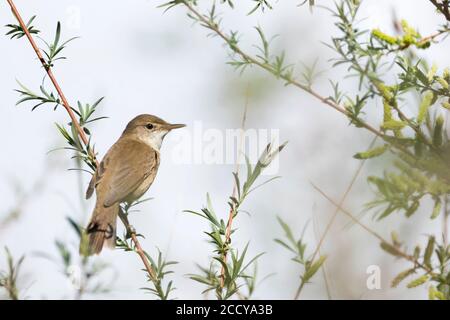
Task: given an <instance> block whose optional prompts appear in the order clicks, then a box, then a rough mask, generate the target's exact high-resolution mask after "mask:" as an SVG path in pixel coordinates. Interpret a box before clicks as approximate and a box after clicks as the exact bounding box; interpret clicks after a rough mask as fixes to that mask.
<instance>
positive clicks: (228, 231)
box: [220, 84, 250, 288]
mask: <svg viewBox="0 0 450 320" xmlns="http://www.w3.org/2000/svg"><path fill="white" fill-rule="evenodd" d="M249 95H250V92H249V84H247V91H246V93H245V107H244V113H243V115H242V122H241V134H240V137H239V147H238V149H237V152H238V154H237V157H236V165H235V172H236V174H239V168H240V166H239V160H240V158H241V153H242V151H243V150H242V145H243V143H244V130H245V122H246V121H247V109H248V100H249ZM232 195H233V197H235V196H236V184H234V185H233V192H232ZM234 216H235V214H234V210H233V208H230V211H229V213H228V221H227V228H226V232H225V243H229V242H230V237H231V230H232V229H231V227H232V225H233V219H234ZM227 253H228V251H225V252H224V253H223V255H222V261H223V262H224V263H225V264H226V263H227ZM224 285H225V268H224V266H223V265H222V268H221V270H220V287H221V288H223V286H224Z"/></svg>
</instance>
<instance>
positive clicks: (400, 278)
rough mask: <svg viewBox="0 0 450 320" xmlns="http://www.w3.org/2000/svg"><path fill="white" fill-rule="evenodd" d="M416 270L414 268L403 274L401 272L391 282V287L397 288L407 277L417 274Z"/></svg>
mask: <svg viewBox="0 0 450 320" xmlns="http://www.w3.org/2000/svg"><path fill="white" fill-rule="evenodd" d="M415 271H416V269H414V268H412V269H408V270H405V271H403V272H400V273H399V274H398V275H397V276H396V277H395V278H394V279H393V280H392V282H391V287H392V288H396V287H397V286H398V285H399V284H400V282H402V281H403V280H405V279H406V278H407V277H409V276H410V275H413V274H414V273H415Z"/></svg>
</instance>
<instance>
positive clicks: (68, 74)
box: [0, 0, 450, 299]
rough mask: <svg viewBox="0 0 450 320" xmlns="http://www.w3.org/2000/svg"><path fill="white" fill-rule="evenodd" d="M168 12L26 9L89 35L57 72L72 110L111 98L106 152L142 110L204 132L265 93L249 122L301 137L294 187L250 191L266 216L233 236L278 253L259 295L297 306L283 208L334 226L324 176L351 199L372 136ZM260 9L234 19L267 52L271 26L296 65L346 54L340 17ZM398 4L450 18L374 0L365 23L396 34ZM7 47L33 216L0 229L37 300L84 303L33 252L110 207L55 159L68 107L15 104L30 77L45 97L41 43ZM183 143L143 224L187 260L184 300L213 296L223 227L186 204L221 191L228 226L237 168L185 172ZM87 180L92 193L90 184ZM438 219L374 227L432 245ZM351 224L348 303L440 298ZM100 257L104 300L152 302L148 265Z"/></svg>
mask: <svg viewBox="0 0 450 320" xmlns="http://www.w3.org/2000/svg"><path fill="white" fill-rule="evenodd" d="M206 2H207V1H206ZM161 3H162V1H144V0H135V1H128V2H124V1H106V0H101V1H100V0H99V1H90V2H88V1H73V0H72V1H66V0H60V1H52V2H50V1H43V0H36V1H32V2H31V1H23V0H17V1H16V5H17V6H18V8H19V10H20V11H21V13H22V15H23V17H24V18H26V19H27V18H28V17H30V16H31V15H34V14H36V15H37V18H36V20H35V24H36V25H37V26H38V28H39V29H40V30H42V34H41V36H43V37H44V38H51V37H52V36H53V34H54V28H55V25H56V21H57V20H61V22H62V26H63V38H69V37H72V36H80V37H81V38H80V39H78V40H76V41H75V42H73V43H71V44H70V45H69V46H68V48H67V49H66V50H65V55H67V57H68V58H69V59H68V60H67V61H62V62H61V61H60V62H58V63H57V65H56V68H55V74H56V77H57V78H58V79H59V80H60V83H61V86H62V88H63V90H64V92H65V94H66V96H67V97H68V98H69V100H70V101H71V103H74V102H76V100H81V101H84V102H93V101H95V100H96V99H97V98H98V97H100V96H105V97H106V98H105V100H104V102H103V103H102V106H101V107H100V108H99V112H100V114H101V115H107V116H108V117H109V119H107V120H103V121H101V122H99V123H98V124H97V125H96V126H95V127H94V128H93V130H92V131H93V132H94V138H95V144H96V148H97V151H98V152H99V154H100V156H103V154H104V153H105V151H106V150H107V149H108V147H109V146H110V145H111V144H112V143H114V141H115V140H116V139H117V138H118V136H119V135H120V133H121V131H122V130H123V128H124V126H125V124H126V123H127V122H128V121H129V120H130V119H131V118H132V117H134V116H135V115H137V114H140V113H152V114H155V115H158V116H160V117H162V118H164V119H166V120H167V121H171V122H177V123H178V122H182V123H186V124H187V125H188V127H187V128H186V129H183V130H192V125H193V124H194V122H195V121H201V123H202V125H203V127H204V128H214V129H220V130H225V129H228V128H238V127H239V125H240V122H241V120H240V119H241V116H242V109H243V106H244V104H245V94H244V93H245V90H246V87H247V84H249V90H250V97H249V106H248V108H249V111H248V120H247V126H248V127H250V128H256V129H276V130H279V133H280V140H281V141H284V140H289V145H288V147H287V148H286V149H285V150H284V151H283V152H282V154H281V156H280V159H279V167H280V172H279V174H280V175H281V176H282V178H281V179H279V180H277V181H275V182H272V183H271V184H269V185H267V186H265V187H263V188H261V189H260V190H259V191H257V192H256V193H254V194H252V195H251V196H250V198H249V199H248V202H247V203H246V205H245V207H246V209H247V210H248V211H250V212H251V213H252V215H251V216H250V217H249V216H247V215H245V214H243V215H241V216H240V217H239V218H238V219H237V220H236V227H238V228H239V229H238V231H237V232H236V236H235V237H233V242H234V243H235V244H236V245H237V246H238V247H243V245H244V244H245V242H246V241H248V240H250V253H251V254H252V255H254V254H257V253H259V252H262V251H264V252H266V255H264V256H263V257H262V258H261V261H260V277H263V276H264V275H267V274H270V273H275V275H273V276H272V277H270V278H269V279H267V280H266V281H265V282H263V283H262V284H261V285H260V286H258V288H257V290H256V292H255V295H254V297H255V298H265V299H271V298H275V299H290V298H292V297H293V295H294V293H295V289H296V287H297V284H298V281H297V279H298V275H299V270H298V267H297V265H296V264H294V263H293V262H292V261H290V258H291V256H290V254H289V253H288V252H286V251H285V250H284V249H282V248H280V247H279V246H278V245H277V244H275V243H274V241H273V239H274V238H275V237H281V236H282V231H281V229H280V227H279V226H278V225H277V223H276V215H280V216H281V217H283V218H284V219H285V220H286V221H287V222H288V223H289V224H290V225H291V226H292V228H293V230H295V231H296V232H297V233H298V234H299V233H300V232H301V230H302V228H303V226H304V224H305V223H307V222H308V221H312V217H313V215H315V216H316V218H315V220H316V229H318V230H320V233H321V232H322V230H323V228H324V226H325V225H326V223H327V221H328V219H329V217H330V216H331V214H332V211H333V208H332V207H331V206H330V205H329V204H328V203H327V202H326V201H325V200H324V199H323V198H322V197H321V196H320V195H318V194H317V193H316V192H315V191H314V190H313V189H312V187H311V185H310V183H309V181H313V182H315V183H317V184H318V185H320V186H321V187H323V188H324V190H325V191H326V192H328V193H329V194H330V195H331V196H333V197H334V198H336V199H337V198H338V197H340V195H342V193H343V190H344V189H345V187H346V186H347V184H348V183H349V181H350V179H351V175H352V174H353V172H354V171H355V170H356V168H357V166H358V164H359V162H358V161H357V160H354V159H352V155H353V154H354V153H355V152H358V151H361V150H363V149H365V148H366V147H367V145H368V143H369V141H370V138H371V136H369V135H368V134H366V133H364V134H363V133H361V132H360V131H359V130H357V129H354V128H352V127H349V126H348V121H347V120H346V119H344V118H343V117H342V115H340V114H338V113H336V112H335V111H333V110H331V109H329V108H327V107H325V106H323V105H321V104H320V103H319V102H317V101H316V100H313V99H312V98H311V97H309V96H307V95H305V94H304V93H302V92H300V91H298V90H296V89H294V88H289V87H288V88H285V87H283V86H282V84H281V83H278V82H276V81H275V80H274V79H273V78H272V77H271V76H270V75H268V74H266V73H264V72H261V71H259V70H254V71H251V72H250V73H248V74H244V75H243V76H241V77H240V76H239V73H237V72H235V71H233V69H232V68H231V67H229V66H227V65H226V64H225V62H226V61H227V59H228V56H227V53H226V50H225V49H224V47H223V45H222V43H221V42H220V41H219V39H217V38H212V39H211V38H207V37H206V34H207V32H206V31H205V30H203V29H202V28H200V27H199V26H193V25H192V22H191V21H190V20H189V19H188V18H187V17H186V15H185V11H184V10H183V9H181V8H178V9H175V10H171V11H169V12H167V13H165V14H163V10H161V9H158V8H156V6H157V5H158V4H161ZM244 3H245V5H242V7H241V10H240V11H239V10H237V11H236V12H230V10H224V25H225V26H227V27H229V28H232V29H239V30H241V32H242V34H244V35H245V36H244V37H243V38H242V41H243V45H244V46H245V47H247V48H251V45H252V44H253V43H254V41H256V33H255V31H254V30H253V26H254V25H256V24H259V25H261V26H262V27H263V28H264V29H265V30H266V32H267V33H268V34H272V35H273V34H279V35H280V36H279V38H278V39H277V40H276V41H274V48H275V49H277V48H278V49H280V48H286V49H287V51H288V58H289V59H291V60H293V61H298V60H299V59H302V60H306V61H308V60H309V61H311V60H312V59H313V58H314V57H316V56H321V57H324V58H327V57H330V55H331V52H330V51H329V50H327V49H325V48H324V46H323V45H321V44H320V41H328V40H329V39H330V36H331V35H333V34H335V33H336V29H335V28H334V26H333V22H334V20H333V19H332V18H331V16H330V14H329V13H328V12H326V11H324V10H321V9H318V8H316V9H315V10H314V11H313V12H312V13H311V12H310V11H309V10H308V8H307V7H296V6H295V4H293V2H292V1H279V2H278V3H274V7H275V9H274V10H273V11H268V12H266V13H265V14H261V13H258V14H255V15H253V16H251V17H246V16H245V12H247V11H248V10H249V8H251V6H252V3H251V1H244ZM317 3H319V4H321V3H322V4H326V5H329V4H331V3H332V2H331V1H325V0H324V1H320V0H319V1H317ZM393 9H395V10H396V12H397V16H398V17H400V18H405V19H407V20H408V21H409V22H410V23H411V24H412V25H414V26H416V25H417V26H419V27H420V31H421V32H422V34H424V35H427V34H430V33H432V32H434V31H435V30H436V28H437V26H438V25H439V23H441V22H442V19H441V17H439V16H438V15H436V14H435V13H434V10H433V8H432V7H431V6H430V5H429V3H428V1H425V0H414V1H410V0H399V1H375V0H366V1H365V4H364V5H363V7H362V12H361V14H360V16H361V17H368V19H367V20H365V21H364V22H363V24H364V25H365V26H366V27H369V28H374V27H379V26H380V27H383V28H385V30H386V28H388V29H387V30H386V31H390V30H389V28H391V17H392V12H393ZM74 12H75V13H77V12H79V14H80V16H79V17H80V20H79V26H77V25H76V23H75V24H74V20H73V19H74V15H73V14H74ZM13 21H14V20H13V17H12V15H11V13H10V10H9V8H8V7H7V5H6V2H3V3H1V4H0V25H5V24H7V23H11V22H13ZM5 30H6V29H4V31H5ZM0 47H1V48H2V50H1V52H2V59H0V70H1V71H0V88H1V95H2V98H1V99H0V110H1V117H0V136H1V137H2V139H1V140H0V149H1V153H2V157H0V194H1V199H2V208H1V209H0V217H2V216H5V215H6V214H7V213H8V212H9V210H11V208H14V207H15V205H16V203H17V201H20V202H22V204H23V208H22V209H23V214H22V215H21V216H20V217H19V219H18V220H17V221H14V222H13V223H12V224H11V225H10V226H9V227H8V228H7V229H4V230H0V247H3V246H8V247H9V248H10V249H11V251H12V252H13V253H14V255H16V256H19V255H21V254H26V255H27V258H26V260H25V263H24V268H23V271H24V274H25V276H24V277H23V278H22V279H21V282H20V284H21V285H22V288H26V289H25V290H23V291H22V294H23V295H25V296H26V297H28V298H31V299H39V298H62V297H64V298H71V297H72V296H73V290H72V288H71V286H70V284H68V283H67V281H66V280H65V278H64V277H63V276H62V275H61V274H60V273H59V272H60V270H58V268H57V267H56V266H55V265H54V264H52V263H50V262H48V261H46V260H44V259H40V258H37V257H34V256H33V253H35V252H36V251H38V250H40V251H45V252H46V253H48V254H51V255H54V256H56V255H57V253H56V250H55V247H54V244H53V242H54V240H55V239H56V238H58V239H61V240H63V241H67V242H69V243H70V242H72V243H73V245H74V247H75V246H76V243H75V240H76V237H75V235H74V234H73V233H72V231H71V230H70V227H69V226H68V224H67V223H65V220H64V219H65V216H67V215H69V216H71V217H74V218H76V219H78V220H83V221H84V222H86V221H87V219H88V215H90V211H91V209H92V206H93V205H94V201H93V200H89V201H88V202H80V200H79V193H78V192H79V185H78V182H77V174H76V173H74V172H73V171H67V170H66V169H67V168H69V167H73V163H72V162H71V161H70V160H68V158H69V154H67V153H64V152H55V153H50V154H47V152H48V151H49V150H51V149H54V148H55V147H60V146H63V145H64V142H63V140H62V138H61V137H60V136H59V135H58V134H57V131H56V129H55V126H54V123H55V122H59V123H62V122H67V116H66V113H65V112H64V111H63V109H62V108H61V109H59V110H57V111H56V112H53V111H52V110H51V108H50V107H49V106H44V107H41V108H40V110H36V111H35V112H33V113H30V107H28V106H25V105H23V106H19V107H15V106H14V105H15V102H16V101H17V100H18V95H17V93H16V92H14V91H13V89H14V88H16V87H17V84H16V79H18V80H20V81H21V82H22V83H24V84H26V85H28V86H29V87H31V88H37V87H38V85H39V83H40V81H41V79H42V75H43V70H42V68H41V67H40V65H39V63H38V61H37V60H36V58H35V56H34V53H33V51H32V50H31V48H30V46H29V44H28V43H27V42H26V41H25V39H21V40H14V41H10V40H9V39H8V38H7V37H5V36H2V37H0ZM437 48H438V49H437V50H436V49H433V48H432V49H431V50H429V51H427V53H426V55H425V58H427V59H429V61H430V62H432V61H435V62H437V64H438V65H439V66H441V67H443V66H447V65H449V64H450V63H449V62H450V61H449V57H448V54H447V53H448V40H447V42H445V43H444V44H442V45H440V46H437ZM344 75H345V74H343V73H342V72H341V71H339V70H338V71H334V70H331V71H329V73H328V76H329V77H331V78H333V79H336V80H339V79H342V77H343V76H344ZM343 86H344V87H345V84H343ZM349 88H351V87H349ZM318 89H319V91H321V92H323V93H324V95H327V94H329V93H330V91H329V88H328V86H327V85H326V82H324V84H322V83H321V84H319V86H318ZM374 107H376V106H374ZM178 134H182V133H178ZM176 135H177V134H171V135H170V136H168V138H167V139H166V141H165V143H164V146H163V149H162V164H161V167H160V169H159V173H158V177H157V179H156V182H155V183H154V185H153V186H152V188H151V189H150V191H149V192H148V195H149V196H152V197H154V198H155V199H154V200H152V201H150V202H148V203H146V204H144V205H143V206H142V212H141V213H138V214H136V215H134V216H132V217H131V220H132V224H133V225H134V226H135V227H136V228H137V229H138V231H139V232H140V233H142V234H144V235H146V239H145V240H142V244H143V246H144V247H145V248H146V249H147V250H149V251H150V252H152V253H155V251H156V247H159V248H160V249H161V250H162V251H163V252H164V253H165V254H166V255H167V256H168V258H169V259H170V260H177V261H179V262H180V263H179V264H178V265H176V266H175V267H174V268H173V270H174V271H175V274H174V275H172V276H171V278H172V279H173V280H174V283H175V286H176V287H177V290H176V291H175V292H174V297H178V298H195V299H197V298H199V299H200V298H202V296H201V294H200V292H201V291H202V290H203V287H202V286H201V285H199V284H197V283H195V282H193V281H192V280H190V279H189V278H188V277H187V276H186V274H189V273H193V272H196V268H195V263H201V264H203V265H205V264H206V263H207V262H208V257H209V256H210V254H211V250H210V249H211V247H210V246H209V244H207V243H206V241H205V236H204V235H203V233H202V231H203V230H207V227H208V226H207V224H206V223H205V222H204V221H202V220H200V219H199V218H197V217H194V216H191V215H187V214H184V213H182V210H184V209H200V208H201V207H202V205H203V204H204V203H205V194H206V192H209V193H210V194H211V196H212V199H213V201H214V203H215V206H216V209H217V212H218V213H220V214H221V215H222V217H223V218H225V217H226V214H227V204H226V199H227V196H228V195H229V194H230V192H231V189H232V183H233V180H232V175H231V171H232V170H233V166H232V165H205V164H203V165H202V164H176V163H175V162H176V161H173V158H172V156H171V152H172V150H173V149H174V147H175V146H176V139H177V137H176ZM379 164H380V163H378V162H375V163H374V164H369V167H368V168H370V171H371V173H372V172H373V170H378V171H379V170H380V167H379ZM372 169H373V170H372ZM43 174H46V175H47V179H46V181H45V183H44V187H42V188H39V189H40V192H39V193H38V194H36V195H35V196H34V197H31V198H26V199H25V201H22V200H21V199H18V197H17V194H16V192H15V185H16V184H17V185H19V186H20V187H21V188H23V189H25V190H31V189H32V188H33V185H34V184H35V182H36V181H37V180H39V177H40V176H42V175H43ZM366 176H367V172H366V171H364V172H363V174H362V175H361V177H360V178H359V180H358V182H357V184H356V186H355V188H356V189H358V190H357V191H355V192H353V193H352V194H351V196H350V199H349V201H347V207H349V208H350V209H352V210H353V212H355V213H358V212H359V211H360V210H361V208H362V206H363V204H364V203H366V202H367V201H368V200H369V199H371V197H372V193H371V191H370V189H369V187H368V185H367V183H366V181H365V177H366ZM83 178H84V181H83V189H84V188H85V187H86V185H87V182H88V176H87V175H84V176H83ZM428 215H429V213H428V212H427V211H424V212H423V213H422V214H416V215H415V216H413V217H412V218H411V219H409V220H405V219H404V218H403V217H400V216H397V217H395V216H393V217H391V218H389V219H386V220H384V221H383V222H381V223H377V222H373V221H372V220H371V216H370V215H368V216H367V217H366V218H365V219H366V220H365V221H366V222H367V223H370V225H371V226H372V227H373V228H375V229H377V230H378V231H379V232H380V233H382V234H383V235H384V236H386V237H388V236H389V234H390V231H391V230H394V229H396V230H398V231H399V233H400V234H401V235H403V237H404V239H405V241H406V242H408V241H410V242H408V243H410V246H412V245H414V244H415V242H414V241H415V240H416V239H420V240H421V241H425V237H424V234H426V233H430V232H435V231H436V230H439V224H440V221H433V222H431V221H429V220H428V219H425V217H428ZM83 217H84V218H83ZM345 224H346V220H345V218H343V217H340V218H339V219H338V221H337V222H336V224H335V226H334V227H333V229H332V233H331V234H330V236H329V237H328V238H327V240H326V242H325V244H324V247H323V253H326V254H328V255H329V259H328V262H327V271H328V276H329V278H330V286H331V293H332V296H333V297H334V298H351V299H359V298H366V299H376V298H382V297H383V298H395V297H401V298H410V297H417V298H426V291H425V289H423V288H418V289H415V290H406V289H405V288H404V286H400V288H398V289H390V288H389V283H390V280H391V279H392V277H393V276H394V275H396V273H398V272H399V271H402V270H404V269H405V266H406V265H407V264H404V263H403V262H396V261H395V260H394V259H393V258H392V257H389V256H387V255H386V254H384V253H383V252H381V250H380V249H379V245H378V243H377V241H376V240H375V239H373V238H371V237H370V236H369V235H367V234H366V233H365V232H364V231H361V230H360V229H359V228H358V227H351V228H344V226H345ZM313 229H314V228H313V224H312V223H311V224H310V226H309V229H308V231H307V233H306V240H307V242H308V244H309V247H310V250H312V248H313V247H315V244H316V236H315V233H314V230H313ZM4 260H5V259H4V255H3V253H1V254H0V267H4V265H5V261H4ZM100 260H102V261H108V262H109V263H111V264H112V266H113V267H114V269H115V270H116V272H117V277H116V281H115V284H114V285H113V290H112V292H111V293H108V294H102V295H98V296H88V298H95V297H98V298H124V299H129V298H138V299H147V298H151V297H150V296H148V295H145V294H144V293H143V291H141V290H139V288H140V287H143V286H145V285H146V283H145V277H144V273H143V272H141V271H140V269H141V262H140V260H139V259H138V257H137V256H135V255H133V254H131V253H123V252H120V251H115V252H111V251H106V252H105V253H104V254H102V256H101V257H100ZM369 265H379V266H380V267H381V270H382V289H381V290H374V291H369V290H367V288H366V278H367V274H366V268H367V267H368V266H369ZM303 294H304V295H303V297H304V298H326V293H325V287H324V283H323V277H322V275H321V274H318V276H317V277H316V278H315V279H314V283H313V284H311V285H308V286H307V287H306V289H305V291H304V293H303Z"/></svg>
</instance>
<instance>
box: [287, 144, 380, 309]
mask: <svg viewBox="0 0 450 320" xmlns="http://www.w3.org/2000/svg"><path fill="white" fill-rule="evenodd" d="M376 140H377V137H375V138H374V139H373V140H372V141H371V142H370V146H369V148H368V149H369V150H370V149H372V148H373V146H374V145H375V142H376ZM365 163H366V159H364V160H362V161H361V162H360V164H359V166H358V168H357V169H356V171H355V173H354V174H353V177H352V179H351V180H350V183H349V185H348V186H347V189H346V190H345V192H344V194H343V195H342V198H341V200H340V201H339V206H336V209H335V211H334V212H333V215H332V216H331V218H330V220H329V221H328V223H327V226H326V227H325V231H324V232H323V234H322V236H321V237H320V240H319V242H318V243H317V246H316V249H315V250H314V253H313V255H312V258H311V261H314V259H315V258H316V256H317V254H318V253H319V251H320V248H321V247H322V244H323V242H324V241H325V237H326V236H327V234H328V232H329V231H330V229H331V226H332V225H333V223H334V221H335V220H336V217H337V215H338V214H339V210H340V209H339V208H340V207H342V206H343V205H344V202H345V200H346V199H347V196H348V195H349V193H350V191H351V190H352V188H353V185H354V184H355V182H356V179H357V178H358V176H359V174H360V173H361V171H362V168H363V167H364V164H365ZM325 263H326V261H325V262H324V265H325ZM301 291H302V286H299V287H298V289H297V293H296V294H295V300H297V299H298V298H299V296H300V293H301Z"/></svg>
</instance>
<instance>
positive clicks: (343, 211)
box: [311, 183, 437, 276]
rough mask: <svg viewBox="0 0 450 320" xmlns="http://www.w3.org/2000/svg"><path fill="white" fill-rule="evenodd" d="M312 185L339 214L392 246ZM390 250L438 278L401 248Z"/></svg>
mask: <svg viewBox="0 0 450 320" xmlns="http://www.w3.org/2000/svg"><path fill="white" fill-rule="evenodd" d="M311 185H312V186H313V188H314V189H315V190H316V191H318V192H319V193H320V194H321V195H322V196H323V197H324V198H325V199H327V200H328V201H329V202H330V203H331V204H333V205H334V206H335V207H336V208H337V209H338V210H339V212H342V213H343V214H345V215H346V216H347V217H348V218H350V220H352V222H354V223H355V224H357V225H359V226H360V227H361V228H363V229H364V230H365V231H367V232H368V233H369V234H371V235H372V236H374V237H375V238H377V239H378V240H379V241H380V242H381V243H382V244H387V245H390V244H389V242H388V241H387V240H386V239H384V238H383V237H382V236H381V235H380V234H378V233H377V232H376V231H374V230H372V229H370V228H369V227H368V226H366V225H365V224H363V223H362V222H361V221H360V220H359V219H357V218H356V217H355V216H354V215H353V214H352V213H350V211H348V210H346V209H345V208H343V207H342V206H341V205H339V204H338V203H336V201H334V200H333V199H332V198H330V197H329V196H328V195H327V194H326V193H325V192H323V191H322V190H321V189H320V188H319V187H317V186H316V185H315V184H313V183H311ZM390 249H392V250H393V251H394V252H395V254H396V255H397V256H398V257H401V258H403V259H405V260H408V261H410V262H412V263H413V264H414V265H415V266H417V267H419V268H421V269H423V270H425V271H426V272H427V273H429V274H430V275H432V276H437V275H436V274H435V273H433V269H432V268H430V267H428V266H427V265H424V264H422V263H421V262H419V261H418V260H417V259H416V258H415V257H414V256H412V255H409V254H407V253H406V252H403V251H402V250H400V249H399V248H397V247H395V246H390Z"/></svg>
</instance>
